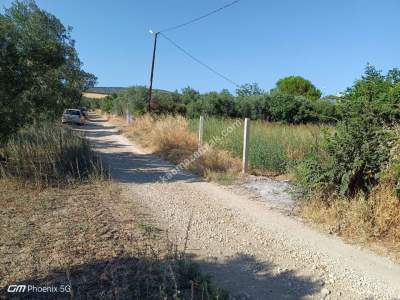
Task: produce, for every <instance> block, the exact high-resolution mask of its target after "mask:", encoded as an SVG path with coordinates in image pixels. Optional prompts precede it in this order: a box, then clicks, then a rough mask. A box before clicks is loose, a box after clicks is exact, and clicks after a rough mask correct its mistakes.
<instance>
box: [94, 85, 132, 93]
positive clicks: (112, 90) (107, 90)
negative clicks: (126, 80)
mask: <svg viewBox="0 0 400 300" xmlns="http://www.w3.org/2000/svg"><path fill="white" fill-rule="evenodd" d="M127 89H128V88H126V87H103V86H96V87H94V88H90V89H88V90H87V91H86V92H88V93H95V94H106V95H111V94H113V93H121V92H124V91H126V90H127Z"/></svg>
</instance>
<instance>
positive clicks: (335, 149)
mask: <svg viewBox="0 0 400 300" xmlns="http://www.w3.org/2000/svg"><path fill="white" fill-rule="evenodd" d="M396 73H397V72H396V71H395V72H390V74H389V73H388V75H387V76H384V75H382V74H381V72H380V71H377V70H376V69H375V68H374V67H372V66H370V65H367V67H366V70H365V73H364V74H363V76H362V77H361V78H360V79H359V80H357V81H356V82H355V83H354V85H353V86H352V87H351V88H349V89H348V90H347V93H346V94H345V96H344V98H342V99H340V102H339V108H340V109H341V121H340V122H339V123H338V124H337V126H336V128H335V130H334V131H333V132H331V133H328V134H327V138H326V143H325V144H324V145H323V147H322V149H323V150H322V151H321V152H322V154H321V155H319V156H318V157H310V158H309V159H307V160H306V161H305V162H303V163H302V164H301V165H300V166H299V170H300V176H299V179H300V181H301V182H302V183H303V185H305V186H306V187H311V188H314V189H315V188H317V189H321V188H322V189H323V191H325V194H326V195H331V194H332V193H337V194H340V195H342V196H350V197H352V196H354V195H355V194H356V193H358V192H360V191H362V192H364V193H369V192H370V191H371V189H372V188H373V187H374V186H375V185H376V184H378V183H379V179H380V177H381V176H382V172H383V170H385V168H386V167H387V165H388V163H389V160H390V157H391V152H392V151H393V147H394V146H395V145H396V144H397V142H398V134H397V130H396V126H397V125H396V124H397V121H398V118H399V113H398V111H399V107H398V105H394V104H395V103H398V101H399V98H398V96H396V95H395V94H394V95H391V93H393V92H395V91H396V89H397V84H398V83H396V82H397V79H396ZM391 97H392V98H393V99H391ZM328 198H329V197H328Z"/></svg>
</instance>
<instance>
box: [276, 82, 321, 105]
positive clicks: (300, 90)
mask: <svg viewBox="0 0 400 300" xmlns="http://www.w3.org/2000/svg"><path fill="white" fill-rule="evenodd" d="M272 92H274V93H281V94H285V95H292V96H304V97H306V98H307V99H310V100H316V99H319V98H321V91H320V90H319V89H317V88H316V87H315V86H314V85H313V84H312V83H311V81H309V80H307V79H304V78H303V77H301V76H289V77H285V78H282V79H280V80H278V82H277V83H276V88H275V89H273V90H272Z"/></svg>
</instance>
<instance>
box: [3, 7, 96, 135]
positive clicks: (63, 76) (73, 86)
mask: <svg viewBox="0 0 400 300" xmlns="http://www.w3.org/2000/svg"><path fill="white" fill-rule="evenodd" d="M0 49H1V51H0V119H1V120H2V121H1V122H0V139H2V140H4V139H5V138H6V137H7V136H9V135H10V134H12V133H13V132H15V131H16V130H17V129H18V128H20V127H22V126H24V125H26V124H29V123H32V122H36V121H39V120H41V119H51V118H55V117H56V116H58V115H59V114H60V113H61V111H62V110H63V109H64V108H66V107H68V106H74V105H78V104H79V103H80V101H81V92H82V91H83V90H85V89H87V88H89V87H92V86H94V84H95V82H96V77H95V76H94V75H92V74H90V73H87V72H85V71H83V70H82V63H81V61H80V60H79V57H78V54H77V52H76V50H75V41H74V40H73V39H72V37H71V28H70V27H68V28H65V27H64V25H63V24H62V23H61V22H60V20H58V19H57V18H56V17H55V16H54V15H52V14H49V13H48V12H46V11H44V10H41V9H40V8H39V7H38V6H37V5H36V3H35V2H34V1H32V0H29V1H16V2H14V3H13V4H12V5H11V7H10V8H8V9H6V10H5V12H4V13H3V14H0Z"/></svg>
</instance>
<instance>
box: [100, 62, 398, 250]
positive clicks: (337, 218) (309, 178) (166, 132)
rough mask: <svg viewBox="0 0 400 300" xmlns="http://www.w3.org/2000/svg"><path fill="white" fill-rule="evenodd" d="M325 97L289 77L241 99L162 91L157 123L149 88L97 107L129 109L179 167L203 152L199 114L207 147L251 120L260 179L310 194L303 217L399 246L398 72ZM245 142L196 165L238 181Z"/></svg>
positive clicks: (239, 132)
mask: <svg viewBox="0 0 400 300" xmlns="http://www.w3.org/2000/svg"><path fill="white" fill-rule="evenodd" d="M320 96H321V94H320V92H319V91H318V89H316V88H315V87H314V86H313V85H312V83H311V82H309V81H307V80H305V79H303V78H301V77H298V76H291V77H287V78H284V79H282V80H279V81H278V82H277V85H276V87H275V88H273V89H272V90H270V91H269V92H266V91H263V90H261V89H260V88H259V87H258V86H257V85H256V84H248V85H244V86H243V87H241V88H240V89H238V90H237V92H236V96H233V95H231V94H230V93H229V92H227V91H222V92H220V93H217V92H211V93H206V94H199V93H198V92H196V91H194V90H192V89H190V88H185V89H183V90H182V92H181V93H178V92H175V93H167V92H160V93H159V94H156V96H155V97H154V100H153V102H152V103H151V104H152V116H151V117H150V116H148V115H146V116H142V115H143V114H144V113H145V111H146V99H147V95H146V93H145V89H144V88H141V87H134V88H131V89H128V90H127V91H125V92H123V93H121V94H114V95H112V96H110V97H108V98H106V99H104V100H103V101H102V102H97V103H96V105H97V107H100V108H102V109H103V111H105V112H108V113H110V112H111V113H114V114H117V115H120V116H122V115H124V114H125V113H126V108H127V107H128V110H129V111H130V112H131V113H133V115H134V116H135V120H134V122H133V124H132V125H128V126H125V129H124V130H126V131H128V132H130V134H131V135H133V136H134V137H135V138H136V140H138V141H139V142H140V143H142V145H144V146H146V147H147V146H149V145H152V147H150V148H152V149H153V150H155V152H157V153H160V154H161V155H163V157H165V158H167V159H170V160H172V161H174V162H178V163H179V162H181V161H184V160H185V158H187V157H188V156H190V155H191V154H192V153H193V152H194V151H195V150H196V149H197V145H196V141H197V127H198V118H197V116H199V115H204V116H205V117H206V121H205V129H204V140H205V142H209V141H210V140H211V139H212V138H213V137H215V136H218V135H219V134H220V133H221V132H222V130H223V129H225V128H227V127H229V125H231V124H233V123H234V122H235V118H239V119H241V118H243V117H250V118H251V119H253V120H254V121H253V122H252V124H251V135H250V136H251V137H250V164H251V172H252V173H254V174H263V175H280V174H283V175H285V177H286V178H291V179H292V181H293V183H294V184H295V185H296V186H297V187H298V190H299V191H300V192H302V195H303V196H302V201H300V203H299V204H300V211H301V213H302V214H303V216H304V217H305V218H308V219H310V220H312V221H314V222H317V223H320V224H322V225H323V226H324V227H326V228H328V230H329V231H330V232H335V233H338V234H340V235H343V236H346V237H349V238H351V239H352V240H358V241H364V242H365V241H366V242H370V241H377V240H379V241H382V242H383V244H387V247H389V248H393V249H396V248H398V245H400V234H399V233H400V202H399V196H400V192H399V191H400V188H399V187H400V183H399V178H400V173H399V170H400V169H399V158H398V151H399V150H398V149H399V148H398V147H399V124H398V123H399V120H400V108H399V103H400V71H399V70H398V69H392V70H389V71H388V72H387V73H386V74H382V72H380V71H378V70H377V69H376V68H374V67H373V66H371V65H367V67H366V69H365V73H364V74H363V75H362V77H361V78H360V79H358V80H356V81H355V83H354V85H353V86H352V87H350V88H348V89H347V90H346V91H344V92H343V93H342V94H341V95H339V96H328V97H324V98H320ZM163 97H165V98H163ZM167 104H168V105H169V106H168V105H167ZM137 108H138V109H137ZM165 114H170V115H171V114H172V116H165ZM143 124H145V125H143ZM143 126H144V127H145V128H147V129H143ZM150 132H153V134H149V133H150ZM150 140H151V142H149V141H150ZM242 140H243V125H241V126H238V127H236V128H234V130H233V131H232V132H231V133H230V134H229V135H227V136H226V138H224V139H223V140H222V141H221V142H220V143H218V144H216V145H215V147H214V148H213V149H214V150H213V151H216V152H217V153H218V151H222V152H221V153H222V155H216V154H215V153H214V152H213V153H211V154H210V156H211V157H215V158H216V159H215V160H214V161H215V163H214V164H211V165H210V164H208V165H205V164H204V162H203V161H202V159H200V160H198V164H197V165H196V166H194V165H195V164H196V163H194V164H192V165H191V166H190V167H189V169H194V170H197V171H198V170H201V171H200V172H198V173H200V174H202V175H206V177H207V178H209V179H211V180H219V179H220V178H224V174H225V175H227V177H229V178H230V179H232V177H233V178H234V177H235V176H237V175H238V174H239V171H240V157H241V154H242V143H243V141H242ZM207 155H208V154H207V153H206V154H205V156H206V157H207ZM202 164H203V165H202ZM221 164H222V165H223V167H221V166H220V165H221ZM199 165H200V166H199ZM230 165H231V166H233V168H230V167H229V166H230ZM204 170H207V171H206V172H204ZM227 170H229V171H227ZM210 174H211V175H210ZM215 174H218V176H215ZM225 177H226V176H225ZM229 181H232V180H228V182H229ZM394 252H396V251H394V250H391V253H394Z"/></svg>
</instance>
